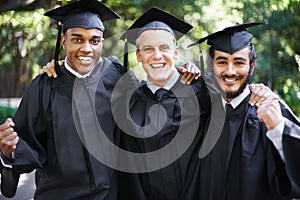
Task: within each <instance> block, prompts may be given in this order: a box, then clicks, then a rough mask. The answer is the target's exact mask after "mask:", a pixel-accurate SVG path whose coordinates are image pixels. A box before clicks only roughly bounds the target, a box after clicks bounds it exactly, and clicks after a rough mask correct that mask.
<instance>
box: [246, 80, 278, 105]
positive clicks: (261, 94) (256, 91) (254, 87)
mask: <svg viewBox="0 0 300 200" xmlns="http://www.w3.org/2000/svg"><path fill="white" fill-rule="evenodd" d="M249 89H250V90H251V92H252V93H251V96H250V99H249V103H250V104H251V105H252V106H254V105H256V106H259V105H260V104H261V103H263V102H264V101H270V100H272V99H274V98H277V94H275V93H274V92H273V91H272V90H271V89H270V88H269V87H267V86H265V85H264V84H262V83H260V84H251V85H250V86H249Z"/></svg>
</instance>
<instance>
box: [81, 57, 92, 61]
mask: <svg viewBox="0 0 300 200" xmlns="http://www.w3.org/2000/svg"><path fill="white" fill-rule="evenodd" d="M78 58H79V60H81V61H91V60H92V58H91V57H85V56H79V57H78Z"/></svg>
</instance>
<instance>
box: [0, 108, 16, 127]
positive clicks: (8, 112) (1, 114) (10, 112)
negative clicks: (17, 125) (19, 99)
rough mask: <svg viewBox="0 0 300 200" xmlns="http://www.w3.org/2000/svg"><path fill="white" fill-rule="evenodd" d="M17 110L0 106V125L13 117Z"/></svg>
mask: <svg viewBox="0 0 300 200" xmlns="http://www.w3.org/2000/svg"><path fill="white" fill-rule="evenodd" d="M16 110H17V108H11V107H6V106H0V124H2V123H3V122H5V120H6V119H7V118H8V117H13V116H14V115H15V112H16Z"/></svg>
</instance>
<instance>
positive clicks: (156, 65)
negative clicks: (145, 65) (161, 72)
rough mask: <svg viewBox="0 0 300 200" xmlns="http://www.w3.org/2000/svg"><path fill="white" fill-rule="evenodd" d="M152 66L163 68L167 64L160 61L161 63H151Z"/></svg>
mask: <svg viewBox="0 0 300 200" xmlns="http://www.w3.org/2000/svg"><path fill="white" fill-rule="evenodd" d="M150 66H151V67H152V68H163V67H164V66H165V64H164V63H159V64H151V65H150Z"/></svg>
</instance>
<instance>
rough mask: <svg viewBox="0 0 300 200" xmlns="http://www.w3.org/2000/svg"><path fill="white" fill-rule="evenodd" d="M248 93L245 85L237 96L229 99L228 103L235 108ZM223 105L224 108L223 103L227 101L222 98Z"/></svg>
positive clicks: (247, 86)
mask: <svg viewBox="0 0 300 200" xmlns="http://www.w3.org/2000/svg"><path fill="white" fill-rule="evenodd" d="M249 94H250V89H249V85H246V87H245V89H244V91H243V92H242V93H241V94H240V95H239V96H237V97H235V98H234V99H232V100H231V102H230V104H231V106H232V107H233V109H235V108H236V107H238V105H240V103H241V102H242V101H243V100H244V99H245V98H246V97H247V96H248V95H249ZM222 102H223V106H224V108H225V104H226V103H228V102H227V101H226V100H225V99H224V98H222Z"/></svg>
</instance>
